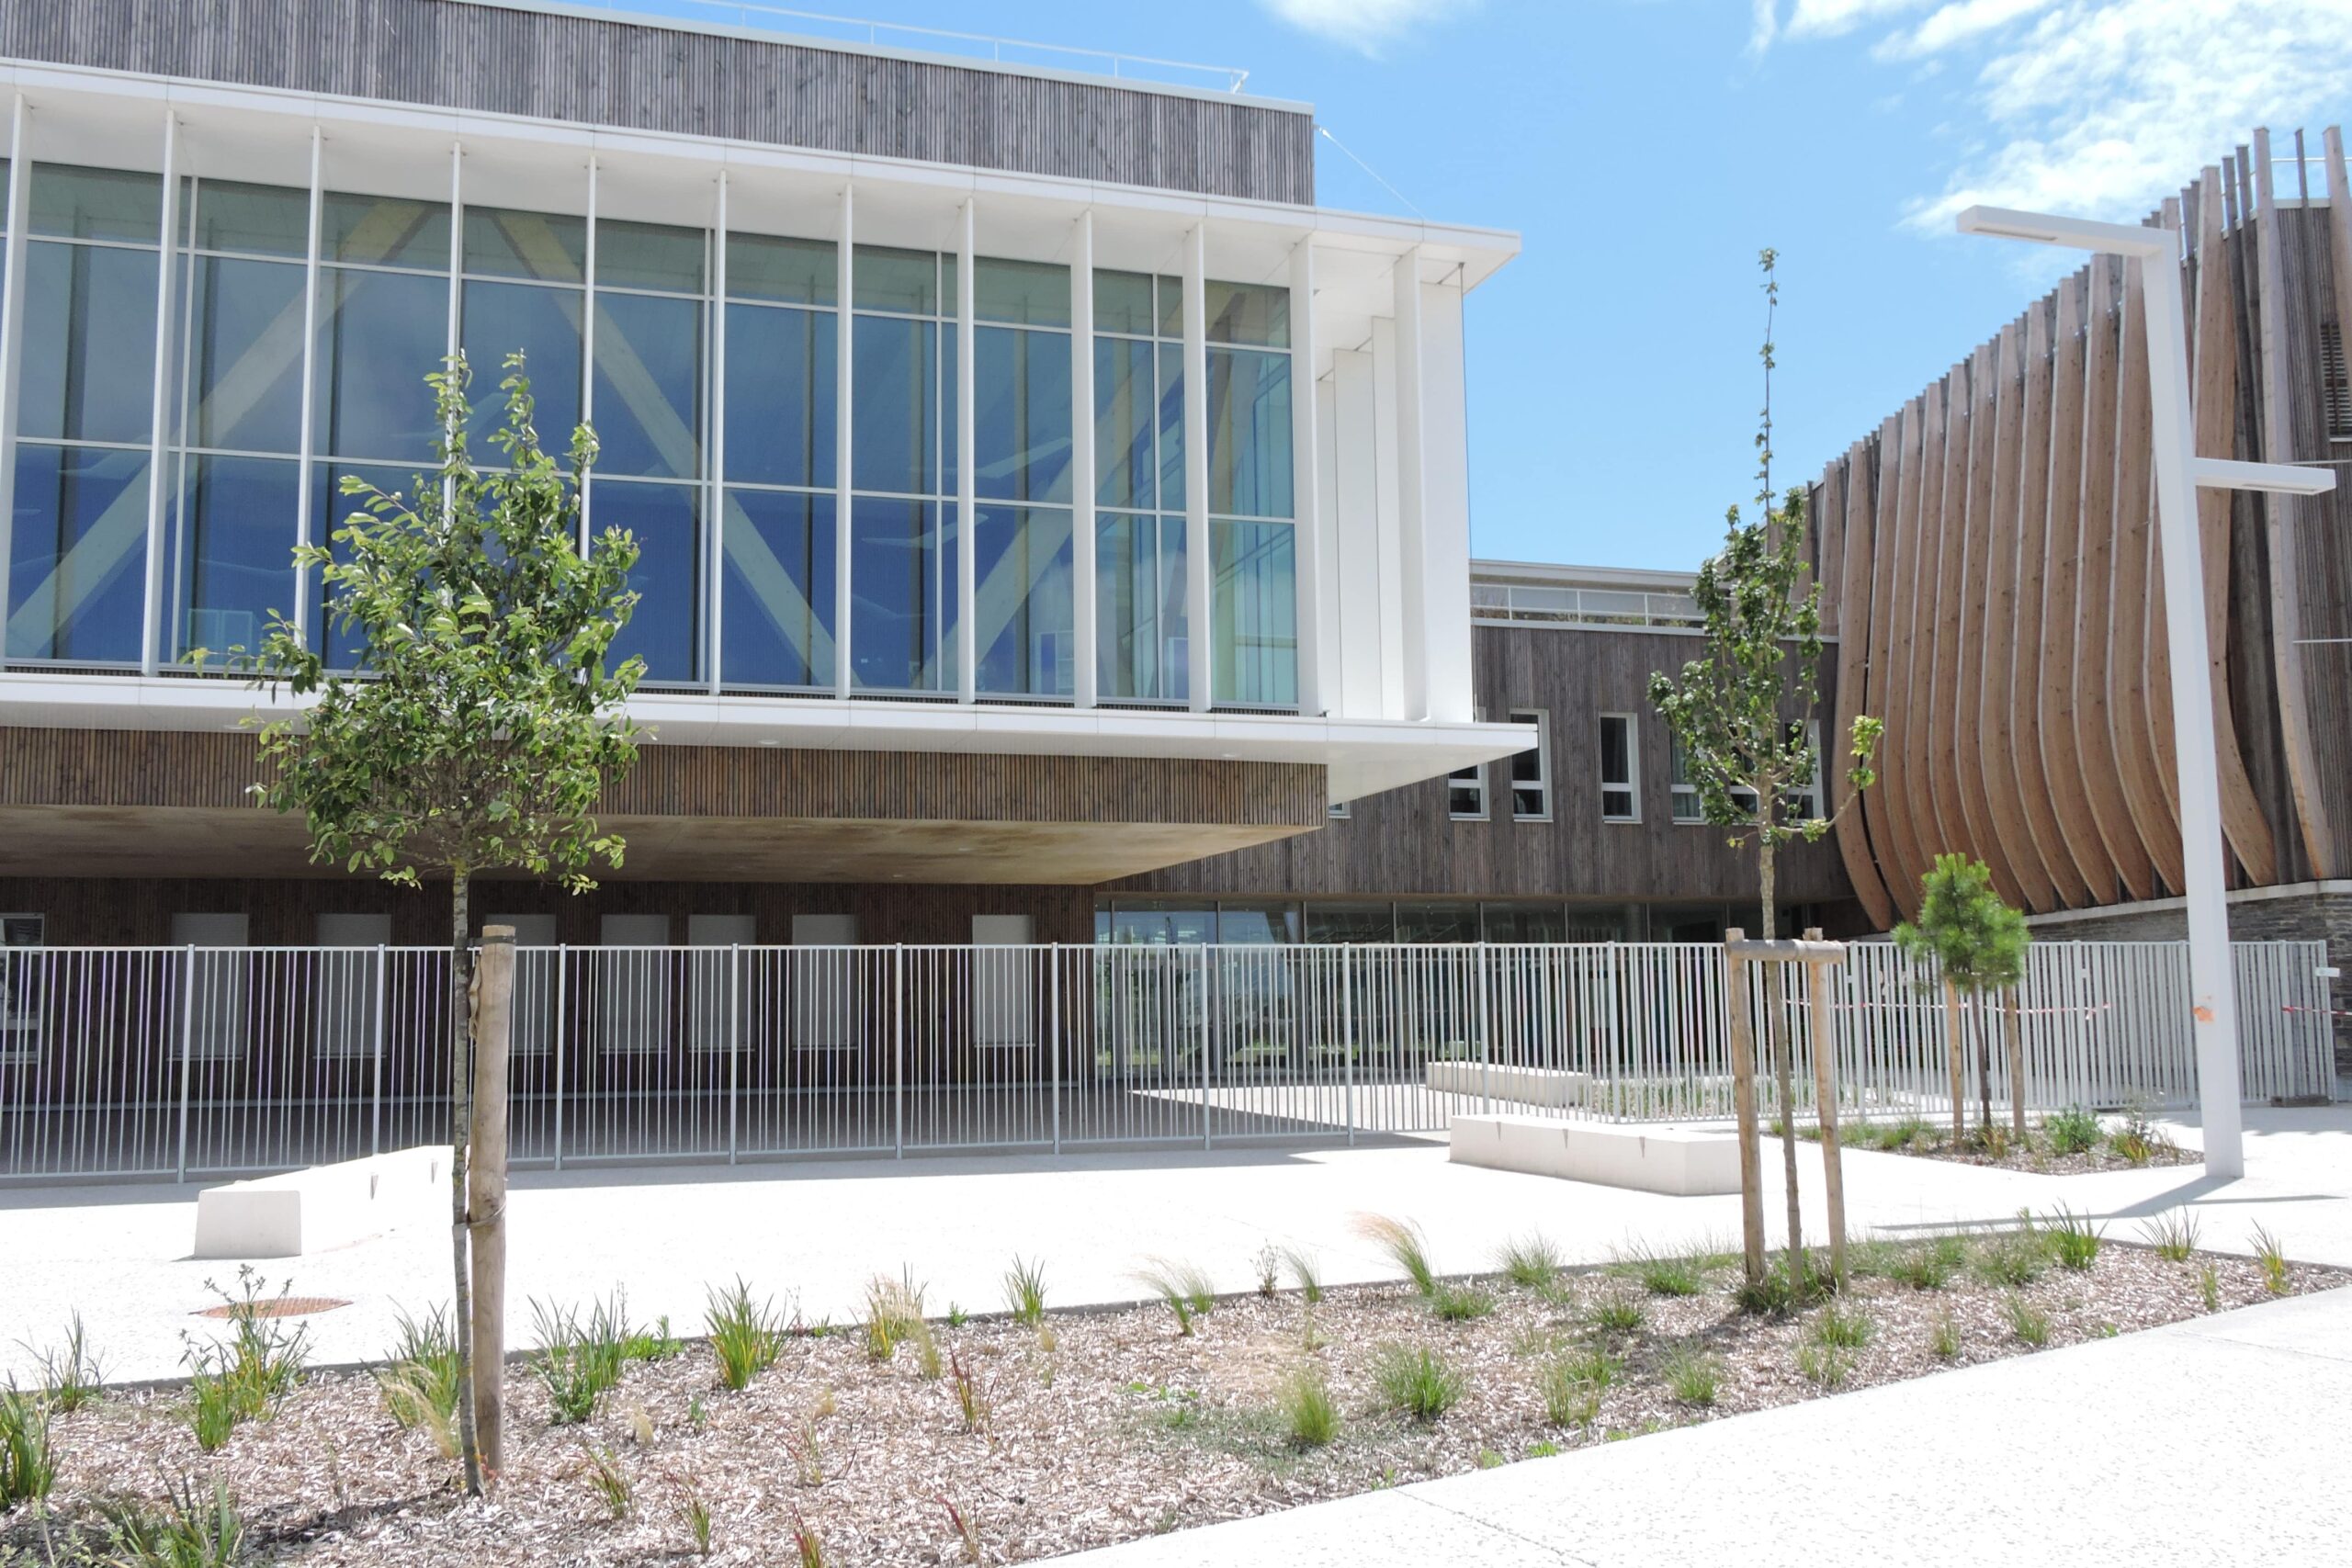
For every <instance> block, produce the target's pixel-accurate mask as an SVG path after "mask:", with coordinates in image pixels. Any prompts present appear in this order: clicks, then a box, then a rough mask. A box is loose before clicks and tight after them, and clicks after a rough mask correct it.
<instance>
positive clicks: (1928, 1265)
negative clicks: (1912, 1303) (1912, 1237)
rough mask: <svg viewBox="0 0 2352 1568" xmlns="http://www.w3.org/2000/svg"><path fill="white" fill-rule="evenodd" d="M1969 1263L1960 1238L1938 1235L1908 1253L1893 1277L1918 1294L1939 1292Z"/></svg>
mask: <svg viewBox="0 0 2352 1568" xmlns="http://www.w3.org/2000/svg"><path fill="white" fill-rule="evenodd" d="M1967 1261H1968V1247H1967V1245H1966V1244H1965V1243H1964V1242H1962V1240H1961V1239H1960V1237H1958V1236H1956V1235H1939V1236H1937V1237H1936V1238H1935V1239H1933V1240H1932V1241H1925V1242H1921V1243H1919V1244H1918V1245H1917V1246H1916V1247H1910V1248H1908V1249H1906V1250H1905V1253H1904V1254H1903V1257H1902V1258H1901V1259H1900V1260H1899V1261H1898V1262H1896V1263H1895V1265H1894V1269H1893V1270H1892V1275H1893V1278H1894V1279H1897V1280H1902V1281H1903V1282H1904V1283H1905V1284H1906V1285H1908V1286H1910V1287H1911V1288H1912V1289H1913V1290H1915V1291H1940V1290H1942V1289H1943V1288H1944V1287H1945V1286H1946V1285H1949V1284H1951V1280H1952V1276H1953V1275H1955V1274H1957V1273H1959V1272H1960V1269H1961V1265H1962V1264H1963V1263H1965V1262H1967Z"/></svg>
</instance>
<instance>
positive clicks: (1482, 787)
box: [1445, 762, 1487, 822]
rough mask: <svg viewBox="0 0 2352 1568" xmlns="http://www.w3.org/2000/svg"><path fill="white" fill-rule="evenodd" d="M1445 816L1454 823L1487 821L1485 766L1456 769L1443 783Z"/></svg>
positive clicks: (1481, 764) (1476, 765)
mask: <svg viewBox="0 0 2352 1568" xmlns="http://www.w3.org/2000/svg"><path fill="white" fill-rule="evenodd" d="M1445 814H1446V815H1447V816H1449V817H1451V818H1453V819H1454V820H1455V821H1456V822H1483V821H1485V820H1486V819H1487V764H1486V763H1484V762H1473V763H1471V764H1470V765H1469V766H1468V767H1466V768H1456V769H1455V770H1454V771H1453V773H1451V774H1450V775H1448V777H1447V778H1446V781H1445Z"/></svg>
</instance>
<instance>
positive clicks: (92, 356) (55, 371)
mask: <svg viewBox="0 0 2352 1568" xmlns="http://www.w3.org/2000/svg"><path fill="white" fill-rule="evenodd" d="M34 186H35V188H36V189H38V188H39V186H40V178H39V176H38V175H36V178H35V181H34ZM25 284H26V288H25V310H24V315H23V318H22V320H23V325H24V345H25V346H24V358H23V360H22V362H21V367H20V369H19V371H18V377H19V379H18V382H17V396H18V407H19V408H20V409H21V410H22V412H20V413H19V414H18V416H17V419H18V423H17V434H19V435H20V436H28V437H34V438H44V437H46V438H62V439H64V440H68V441H132V442H143V441H145V440H147V439H148V436H149V434H150V433H151V432H152V431H153V428H154V399H155V253H154V252H153V251H124V250H114V249H110V248H105V247H100V246H95V245H60V244H28V245H27V246H26V247H25Z"/></svg>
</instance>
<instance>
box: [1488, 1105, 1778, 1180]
mask: <svg viewBox="0 0 2352 1568" xmlns="http://www.w3.org/2000/svg"><path fill="white" fill-rule="evenodd" d="M1452 1132H1453V1135H1452V1138H1451V1140H1450V1143H1451V1151H1450V1153H1449V1156H1448V1157H1449V1158H1451V1159H1453V1160H1455V1161H1457V1162H1459V1163H1461V1164H1463V1165H1479V1166H1486V1167H1488V1168H1492V1169H1495V1170H1518V1171H1525V1172H1528V1173H1529V1174H1531V1175H1535V1176H1556V1177H1559V1178H1561V1179H1564V1180H1568V1181H1589V1182H1593V1183H1596V1184H1598V1185H1600V1186H1602V1187H1624V1188H1630V1189H1633V1190H1636V1191H1641V1192H1666V1193H1671V1194H1673V1195H1675V1196H1677V1197H1694V1196H1698V1195H1702V1194H1707V1193H1721V1192H1736V1191H1738V1190H1739V1140H1738V1138H1737V1136H1736V1134H1735V1133H1734V1132H1733V1130H1732V1129H1731V1128H1730V1127H1727V1126H1726V1127H1721V1128H1718V1127H1710V1126H1681V1125H1676V1124H1673V1123H1670V1122H1573V1121H1562V1120H1560V1119H1558V1118H1555V1117H1549V1116H1456V1117H1454V1118H1453V1128H1452Z"/></svg>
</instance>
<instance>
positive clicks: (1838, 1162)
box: [1791, 929, 1846, 1285]
mask: <svg viewBox="0 0 2352 1568" xmlns="http://www.w3.org/2000/svg"><path fill="white" fill-rule="evenodd" d="M1804 940H1805V941H1807V942H1819V941H1820V940H1821V932H1820V931H1819V930H1817V929H1816V930H1814V931H1807V932H1805V933H1804ZM1830 963H1831V961H1830V960H1828V959H1826V958H1809V959H1807V960H1805V965H1804V973H1805V983H1806V986H1807V987H1808V989H1809V991H1810V993H1811V998H1812V1004H1813V1093H1814V1121H1815V1122H1817V1123H1818V1124H1819V1126H1820V1128H1821V1186H1822V1190H1823V1192H1824V1193H1825V1194H1826V1196H1827V1198H1828V1200H1829V1277H1830V1278H1831V1279H1833V1280H1837V1281H1838V1283H1839V1284H1841V1285H1842V1284H1844V1283H1845V1280H1846V1172H1845V1165H1844V1160H1843V1157H1842V1156H1841V1154H1840V1152H1839V1151H1840V1147H1841V1145H1839V1144H1838V1075H1837V1071H1836V1066H1837V1052H1838V1030H1837V1023H1836V1019H1835V1015H1834V1014H1833V1013H1832V1012H1831V1011H1830V998H1829V966H1830ZM1791 1133H1792V1135H1793V1134H1794V1129H1793V1128H1792V1129H1791Z"/></svg>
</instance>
